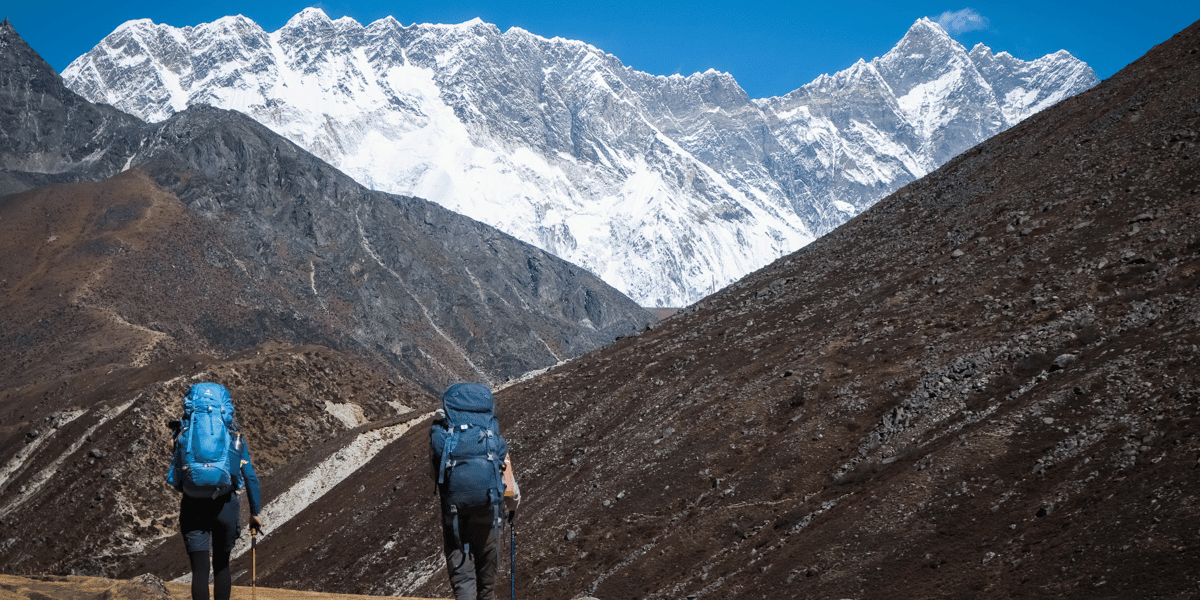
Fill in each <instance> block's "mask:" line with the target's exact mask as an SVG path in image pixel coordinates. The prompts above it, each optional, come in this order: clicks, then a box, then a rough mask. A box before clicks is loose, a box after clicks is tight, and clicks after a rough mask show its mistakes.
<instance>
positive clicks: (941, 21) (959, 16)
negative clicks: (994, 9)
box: [934, 8, 988, 35]
mask: <svg viewBox="0 0 1200 600" xmlns="http://www.w3.org/2000/svg"><path fill="white" fill-rule="evenodd" d="M934 21H937V24H938V25H941V26H942V29H945V30H946V33H949V34H950V35H958V34H960V33H966V32H968V31H978V30H980V29H987V27H988V20H987V17H985V16H983V15H981V14H979V13H977V12H975V10H974V9H971V8H964V9H962V10H955V11H946V12H944V13H942V14H941V15H940V16H938V17H937V18H935V19H934Z"/></svg>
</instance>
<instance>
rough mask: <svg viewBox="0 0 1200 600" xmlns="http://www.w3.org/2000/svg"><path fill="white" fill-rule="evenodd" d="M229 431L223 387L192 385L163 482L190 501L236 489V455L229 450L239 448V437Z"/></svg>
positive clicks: (230, 409) (230, 404)
mask: <svg viewBox="0 0 1200 600" xmlns="http://www.w3.org/2000/svg"><path fill="white" fill-rule="evenodd" d="M233 429H236V427H235V426H234V419H233V400H231V399H230V398H229V392H228V391H227V390H226V389H225V387H224V386H222V385H219V384H216V383H197V384H196V385H193V386H192V388H191V390H190V391H189V392H188V395H187V396H186V397H185V398H184V399H183V419H182V420H181V421H180V431H179V435H178V436H177V437H176V438H175V454H174V456H173V457H172V459H171V469H170V471H169V472H168V473H167V483H170V484H171V486H172V487H174V488H175V489H176V490H178V491H181V492H183V493H184V494H186V495H188V496H191V497H193V498H216V497H217V496H221V495H223V494H227V493H229V492H232V491H233V490H235V489H237V486H238V478H237V477H236V473H237V471H238V467H239V466H240V465H238V464H237V461H238V458H239V456H240V454H239V453H237V452H233V449H235V448H234V447H235V446H236V448H238V449H240V445H241V437H240V434H238V433H236V431H231V430H233ZM231 441H232V442H233V443H232V444H231V443H230V442H231Z"/></svg>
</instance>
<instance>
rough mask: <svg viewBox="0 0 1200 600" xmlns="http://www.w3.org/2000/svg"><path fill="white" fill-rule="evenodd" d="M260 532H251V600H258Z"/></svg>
mask: <svg viewBox="0 0 1200 600" xmlns="http://www.w3.org/2000/svg"><path fill="white" fill-rule="evenodd" d="M257 551H258V532H257V531H251V532H250V598H251V600H257V599H258V556H257V555H256V552H257Z"/></svg>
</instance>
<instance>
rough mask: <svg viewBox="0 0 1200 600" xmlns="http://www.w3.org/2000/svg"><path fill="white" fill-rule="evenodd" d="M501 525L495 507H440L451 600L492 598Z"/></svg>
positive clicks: (484, 599)
mask: <svg viewBox="0 0 1200 600" xmlns="http://www.w3.org/2000/svg"><path fill="white" fill-rule="evenodd" d="M456 525H457V535H456V531H455V530H456ZM503 526H504V521H503V520H502V519H501V518H500V513H499V512H498V509H496V508H494V507H491V506H484V507H482V508H474V509H467V510H464V511H462V512H457V513H455V512H452V511H451V510H450V509H448V508H443V509H442V540H443V542H444V543H445V547H446V570H447V571H448V572H449V574H450V586H451V587H452V588H454V597H455V600H494V599H495V597H496V570H497V569H498V568H499V567H500V551H499V549H500V530H501V529H502V528H503Z"/></svg>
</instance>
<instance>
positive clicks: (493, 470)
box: [429, 383, 519, 600]
mask: <svg viewBox="0 0 1200 600" xmlns="http://www.w3.org/2000/svg"><path fill="white" fill-rule="evenodd" d="M495 405H496V402H495V399H494V398H493V397H492V392H491V390H489V389H488V388H487V386H484V385H480V384H477V383H459V384H455V385H452V386H450V388H449V389H447V390H446V393H445V394H444V395H443V396H442V409H441V410H440V411H438V415H437V417H435V419H434V422H433V424H432V425H431V426H430V428H429V455H430V466H431V467H432V475H433V479H434V480H435V481H436V482H437V488H436V489H437V493H438V495H439V496H441V508H442V541H443V543H444V545H445V554H446V569H447V571H448V572H449V575H450V586H451V587H452V588H454V596H455V599H456V600H493V599H494V598H495V583H496V570H497V569H498V568H499V560H500V552H499V547H500V532H501V531H502V530H503V528H504V515H505V512H506V511H507V512H508V516H509V521H510V522H511V521H512V517H513V514H514V512H513V511H515V510H516V503H517V502H519V497H518V496H516V494H517V493H518V492H517V490H516V485H515V480H513V479H512V468H511V464H510V463H509V462H508V443H507V442H506V441H505V440H504V437H502V436H501V435H500V423H499V421H498V420H497V419H496V415H495V412H494V411H495ZM506 479H508V480H509V481H511V482H512V483H511V484H509V485H507V486H506V484H505V480H506ZM506 496H507V498H506Z"/></svg>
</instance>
